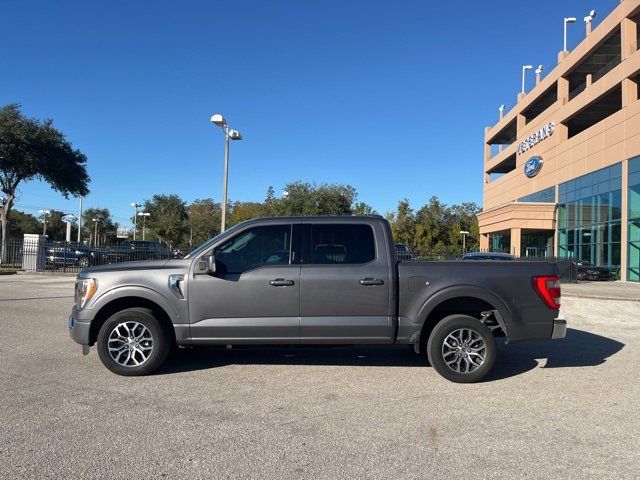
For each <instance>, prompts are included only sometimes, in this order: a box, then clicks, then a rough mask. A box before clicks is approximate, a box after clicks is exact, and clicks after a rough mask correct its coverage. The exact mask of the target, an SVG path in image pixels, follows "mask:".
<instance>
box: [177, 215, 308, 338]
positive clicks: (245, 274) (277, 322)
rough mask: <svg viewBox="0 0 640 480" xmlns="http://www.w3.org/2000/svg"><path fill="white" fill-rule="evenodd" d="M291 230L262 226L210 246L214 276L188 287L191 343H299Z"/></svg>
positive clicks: (202, 276)
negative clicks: (214, 260) (214, 268)
mask: <svg viewBox="0 0 640 480" xmlns="http://www.w3.org/2000/svg"><path fill="white" fill-rule="evenodd" d="M293 230H294V226H293V224H292V223H290V222H289V223H274V222H267V223H266V224H264V225H258V226H250V227H247V228H246V229H243V230H240V231H239V232H238V233H236V234H235V235H234V236H233V237H231V238H230V239H228V240H226V241H224V242H223V243H222V244H220V245H218V246H217V247H215V249H214V251H213V253H214V254H215V257H216V273H215V274H214V275H206V274H196V275H194V276H193V278H192V279H191V281H190V282H189V286H188V288H189V291H188V295H189V318H190V321H191V337H192V339H193V342H194V343H196V344H197V343H203V344H243V343H244V344H247V343H300V318H299V317H300V265H296V264H295V258H296V252H295V250H294V249H293V248H292V244H295V243H294V242H292V235H293ZM296 235H297V233H296ZM298 256H299V254H298Z"/></svg>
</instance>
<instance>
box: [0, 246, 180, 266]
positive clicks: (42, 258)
mask: <svg viewBox="0 0 640 480" xmlns="http://www.w3.org/2000/svg"><path fill="white" fill-rule="evenodd" d="M185 253H186V252H185V251H183V250H181V249H176V248H173V249H170V248H167V247H164V246H162V245H160V244H159V243H158V242H141V241H133V242H127V241H125V242H122V243H121V244H118V245H107V246H99V247H95V246H90V245H85V244H82V243H75V242H52V241H44V242H43V241H40V240H38V239H33V240H32V239H24V240H23V239H19V240H8V241H5V242H0V271H12V270H24V271H30V272H55V273H77V272H80V271H81V270H82V269H83V268H87V267H92V266H97V265H108V264H113V263H120V262H129V261H137V260H161V259H170V258H182V257H183V256H184V254H185Z"/></svg>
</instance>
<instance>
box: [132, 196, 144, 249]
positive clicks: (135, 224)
mask: <svg viewBox="0 0 640 480" xmlns="http://www.w3.org/2000/svg"><path fill="white" fill-rule="evenodd" d="M131 206H132V207H133V208H135V211H136V213H135V214H134V215H133V239H134V240H135V239H136V233H137V232H138V208H139V207H141V206H142V205H140V204H139V203H136V202H133V203H132V204H131Z"/></svg>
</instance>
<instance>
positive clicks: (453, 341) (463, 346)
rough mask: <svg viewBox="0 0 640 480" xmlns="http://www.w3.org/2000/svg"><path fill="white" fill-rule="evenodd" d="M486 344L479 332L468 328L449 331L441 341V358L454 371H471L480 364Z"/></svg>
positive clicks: (485, 351) (482, 361) (484, 354)
mask: <svg viewBox="0 0 640 480" xmlns="http://www.w3.org/2000/svg"><path fill="white" fill-rule="evenodd" d="M486 353H487V346H486V345H485V343H484V340H483V339H482V337H481V336H480V334H479V333H478V332H476V331H474V330H471V329H469V328H459V329H457V330H454V331H453V332H451V333H450V334H449V335H447V337H446V338H445V339H444V342H442V358H443V359H444V362H445V363H446V364H447V366H448V367H449V368H450V369H451V370H453V371H454V372H456V373H471V372H474V371H476V370H477V369H478V368H480V367H481V366H482V364H483V363H484V360H485V356H486Z"/></svg>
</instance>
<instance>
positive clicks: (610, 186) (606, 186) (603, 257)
mask: <svg viewBox="0 0 640 480" xmlns="http://www.w3.org/2000/svg"><path fill="white" fill-rule="evenodd" d="M621 176H622V165H621V164H616V165H612V166H611V167H607V168H603V169H601V170H598V171H595V172H593V173H590V174H588V175H583V176H582V177H578V178H576V179H574V180H571V181H569V182H565V183H563V184H560V185H559V186H558V228H559V230H558V255H559V256H560V257H561V258H575V259H577V260H582V261H585V262H590V263H593V264H594V265H606V266H608V267H611V268H613V269H614V270H616V271H617V270H619V268H620V242H621V238H620V231H621V227H620V218H621V216H622V215H621V214H622V190H621V188H622V178H621ZM639 208H640V207H639ZM561 212H562V213H561Z"/></svg>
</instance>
